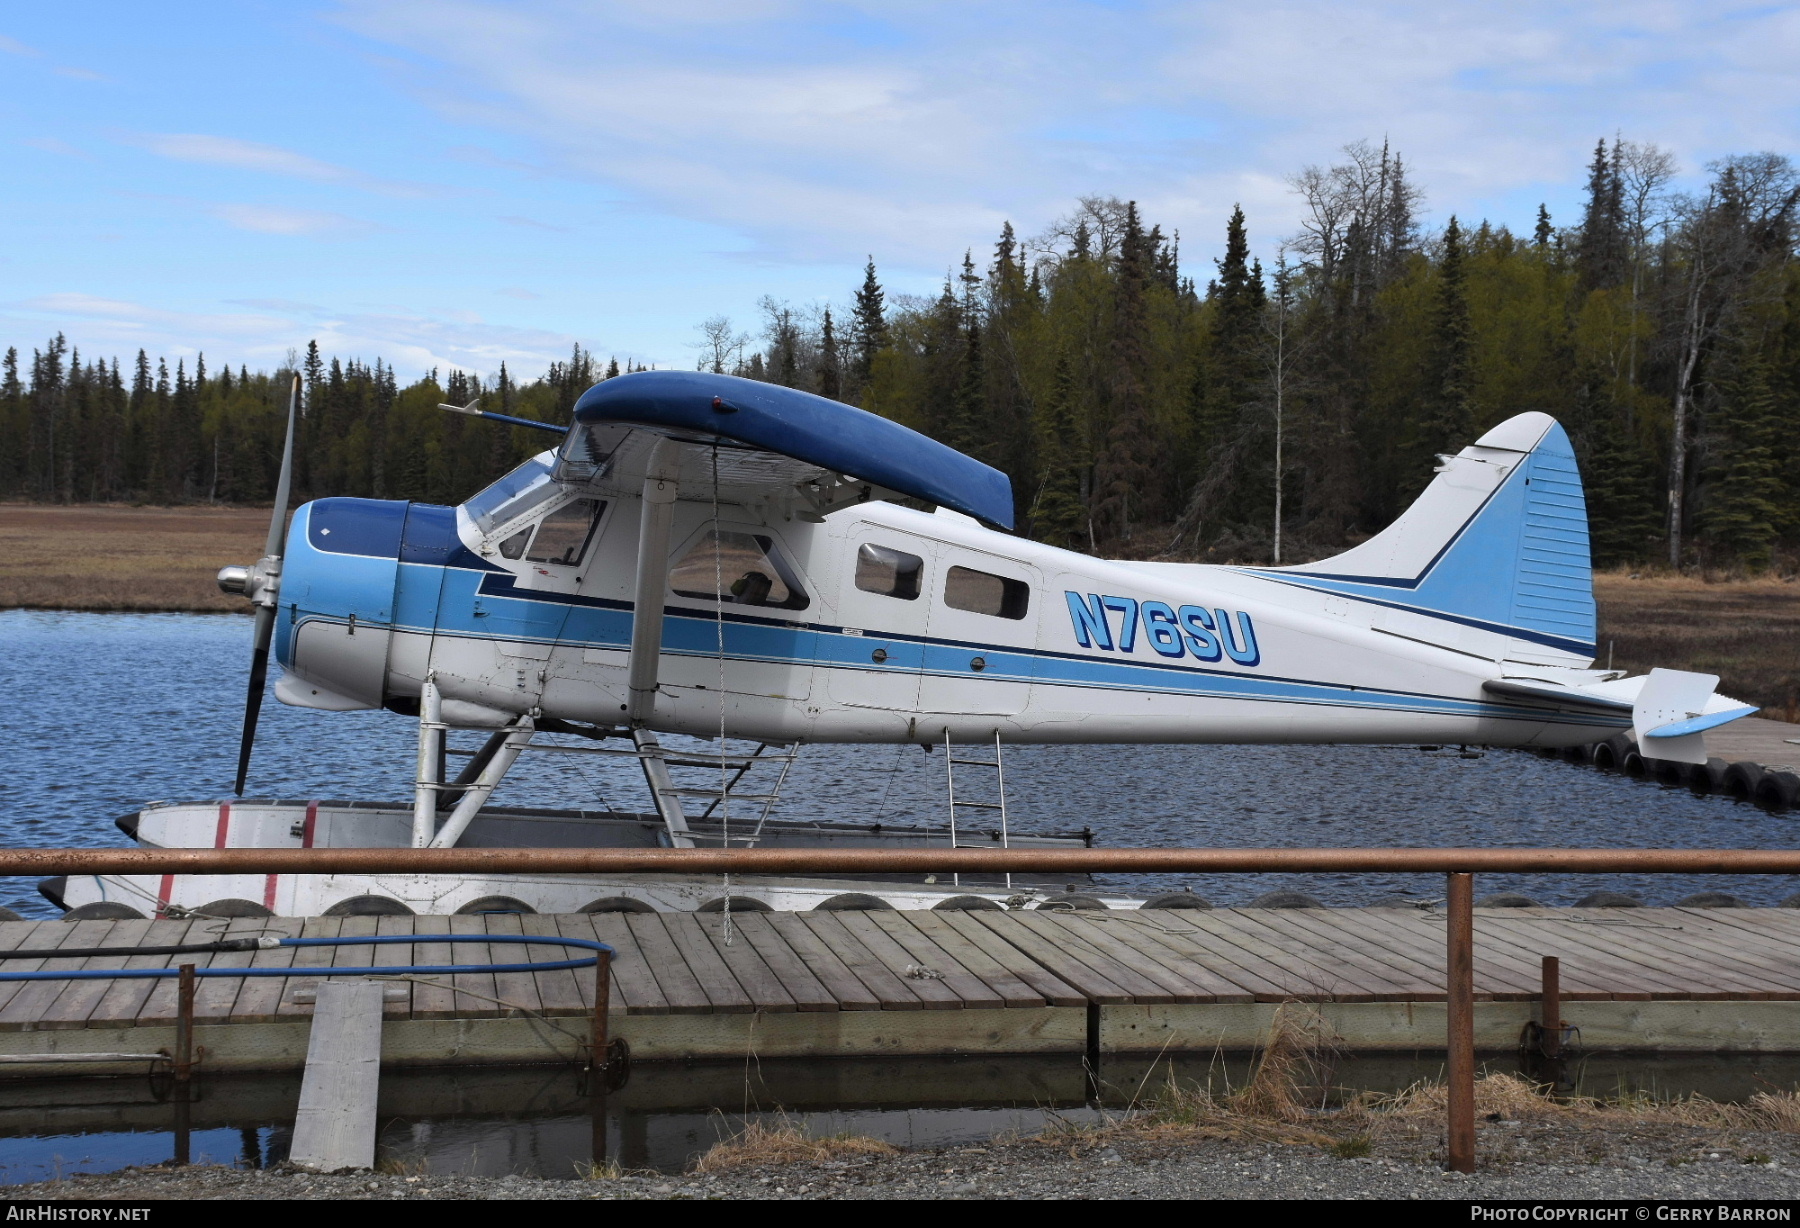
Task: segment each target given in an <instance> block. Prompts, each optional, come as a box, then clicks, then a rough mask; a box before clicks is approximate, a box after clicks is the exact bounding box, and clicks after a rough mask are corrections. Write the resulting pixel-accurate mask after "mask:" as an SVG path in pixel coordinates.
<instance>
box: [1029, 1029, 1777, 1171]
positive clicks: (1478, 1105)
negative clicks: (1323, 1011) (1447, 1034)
mask: <svg viewBox="0 0 1800 1228" xmlns="http://www.w3.org/2000/svg"><path fill="white" fill-rule="evenodd" d="M1335 1054H1336V1037H1335V1036H1333V1035H1332V1034H1331V1032H1330V1028H1329V1027H1328V1026H1327V1025H1326V1024H1325V1023H1324V1022H1323V1020H1322V1019H1321V1018H1320V1017H1319V1014H1318V1011H1317V1009H1316V1008H1315V1007H1311V1006H1308V1005H1306V1004H1302V1003H1284V1004H1283V1005H1282V1008H1281V1009H1280V1010H1278V1011H1277V1013H1276V1016H1275V1021H1274V1025H1273V1027H1272V1029H1271V1032H1270V1035H1269V1038H1268V1041H1267V1043H1266V1044H1265V1046H1264V1048H1263V1051H1262V1053H1261V1055H1260V1056H1259V1057H1258V1060H1257V1063H1256V1066H1255V1068H1254V1070H1253V1073H1252V1075H1251V1078H1250V1080H1249V1081H1248V1082H1247V1083H1246V1084H1245V1085H1244V1086H1242V1087H1240V1088H1237V1089H1234V1090H1228V1091H1226V1092H1225V1093H1223V1094H1215V1093H1214V1092H1213V1091H1212V1090H1211V1088H1210V1086H1207V1085H1204V1084H1202V1085H1194V1084H1182V1083H1179V1082H1177V1080H1176V1078H1175V1074H1174V1068H1173V1066H1172V1065H1171V1067H1170V1071H1169V1080H1168V1083H1167V1085H1166V1086H1165V1087H1163V1088H1161V1089H1159V1090H1158V1092H1157V1093H1156V1094H1155V1095H1154V1096H1152V1097H1151V1098H1150V1099H1149V1100H1148V1101H1147V1102H1146V1103H1145V1104H1144V1105H1143V1107H1142V1108H1140V1109H1134V1110H1132V1111H1130V1112H1128V1113H1126V1114H1124V1115H1122V1116H1120V1117H1118V1118H1116V1119H1113V1120H1111V1121H1108V1122H1106V1123H1104V1124H1102V1125H1100V1126H1097V1127H1065V1128H1063V1129H1062V1130H1059V1131H1055V1132H1051V1133H1049V1134H1047V1135H1046V1136H1045V1138H1044V1141H1045V1142H1046V1143H1049V1144H1051V1145H1054V1146H1059V1147H1064V1146H1067V1145H1068V1144H1069V1142H1070V1135H1086V1136H1089V1137H1090V1138H1093V1139H1096V1140H1097V1139H1098V1138H1102V1137H1109V1136H1110V1137H1120V1138H1132V1139H1140V1140H1143V1141H1146V1142H1160V1143H1183V1142H1196V1141H1200V1140H1203V1139H1211V1140H1239V1141H1248V1142H1274V1143H1288V1144H1307V1145H1311V1146H1315V1147H1321V1148H1324V1149H1326V1150H1329V1151H1331V1152H1332V1153H1334V1154H1336V1155H1338V1156H1339V1157H1340V1158H1354V1157H1356V1156H1363V1155H1367V1154H1369V1152H1370V1150H1371V1141H1372V1140H1380V1139H1387V1138H1392V1137H1394V1136H1396V1135H1406V1136H1410V1137H1419V1136H1421V1135H1423V1136H1429V1135H1432V1134H1434V1133H1435V1132H1437V1131H1438V1130H1441V1129H1442V1127H1443V1123H1444V1121H1445V1118H1446V1116H1447V1113H1448V1108H1449V1089H1448V1087H1447V1086H1446V1085H1445V1084H1443V1083H1441V1082H1435V1081H1426V1082H1420V1083H1416V1084H1414V1085H1413V1086H1412V1087H1409V1088H1407V1089H1406V1090H1404V1091H1401V1092H1398V1093H1395V1094H1391V1095H1377V1094H1374V1093H1363V1094H1361V1095H1358V1096H1354V1097H1352V1098H1351V1099H1349V1100H1348V1101H1346V1102H1344V1103H1342V1104H1340V1105H1338V1106H1336V1107H1327V1106H1326V1104H1325V1089H1326V1088H1327V1087H1328V1086H1329V1084H1330V1064H1331V1061H1332V1059H1333V1057H1334V1056H1335ZM1475 1114H1476V1116H1477V1118H1480V1119H1485V1120H1490V1121H1501V1120H1504V1121H1514V1122H1532V1123H1545V1124H1552V1125H1562V1126H1571V1127H1591V1128H1596V1129H1600V1130H1609V1131H1629V1130H1633V1129H1639V1128H1644V1127H1680V1128H1687V1129H1698V1130H1706V1131H1712V1132H1727V1133H1729V1132H1737V1133H1751V1132H1760V1133H1775V1134H1800V1093H1795V1092H1758V1093H1757V1094H1756V1095H1754V1096H1752V1097H1751V1098H1750V1099H1749V1100H1748V1101H1746V1102H1744V1103H1742V1104H1723V1103H1720V1102H1718V1101H1715V1100H1709V1099H1707V1098H1706V1097H1704V1096H1684V1097H1681V1098H1679V1099H1672V1100H1658V1099H1655V1098H1652V1097H1649V1096H1630V1097H1621V1098H1614V1099H1600V1098H1596V1097H1581V1096H1577V1097H1557V1096H1554V1095H1552V1094H1551V1089H1550V1088H1549V1087H1548V1086H1547V1085H1542V1084H1538V1083H1534V1082H1532V1081H1530V1080H1529V1079H1525V1078H1522V1077H1520V1076H1519V1075H1516V1074H1506V1073H1498V1072H1490V1073H1487V1074H1484V1075H1482V1076H1480V1077H1479V1078H1477V1079H1476V1081H1475Z"/></svg>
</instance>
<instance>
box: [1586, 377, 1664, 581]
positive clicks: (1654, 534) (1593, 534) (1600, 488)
mask: <svg viewBox="0 0 1800 1228" xmlns="http://www.w3.org/2000/svg"><path fill="white" fill-rule="evenodd" d="M1567 425H1568V426H1569V428H1570V434H1571V435H1572V436H1573V437H1574V443H1575V452H1576V455H1577V457H1578V458H1579V462H1580V471H1581V483H1582V489H1583V492H1584V493H1585V495H1586V497H1587V499H1586V501H1587V521H1588V553H1589V555H1590V557H1591V559H1592V561H1593V564H1594V566H1595V567H1617V566H1621V565H1624V564H1630V563H1638V562H1642V561H1643V560H1644V559H1646V558H1648V557H1649V556H1650V554H1651V552H1652V551H1653V550H1654V549H1655V547H1656V544H1657V543H1658V542H1659V541H1660V540H1661V526H1662V509H1661V507H1660V506H1659V504H1658V491H1657V466H1656V464H1655V462H1654V460H1653V459H1652V458H1651V457H1650V455H1649V453H1648V452H1647V451H1646V450H1645V448H1644V446H1643V444H1642V442H1641V441H1639V439H1638V438H1637V435H1636V433H1635V432H1634V431H1633V430H1632V428H1631V424H1630V422H1629V421H1628V420H1627V417H1626V415H1625V414H1624V412H1623V411H1622V409H1621V408H1620V406H1619V405H1618V404H1617V402H1616V401H1615V399H1614V398H1613V395H1612V377H1611V375H1610V373H1608V372H1605V371H1602V370H1599V369H1597V368H1595V369H1590V370H1588V371H1586V372H1585V373H1583V376H1582V377H1581V378H1580V380H1579V384H1578V387H1577V388H1576V392H1575V404H1574V408H1573V412H1572V413H1571V415H1570V420H1569V422H1568V423H1567Z"/></svg>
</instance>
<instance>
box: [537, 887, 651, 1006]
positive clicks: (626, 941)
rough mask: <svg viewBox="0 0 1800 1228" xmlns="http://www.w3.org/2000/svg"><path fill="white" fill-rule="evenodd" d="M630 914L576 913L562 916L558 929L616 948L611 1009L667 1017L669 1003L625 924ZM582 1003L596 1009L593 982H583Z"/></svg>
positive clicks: (636, 941) (633, 935)
mask: <svg viewBox="0 0 1800 1228" xmlns="http://www.w3.org/2000/svg"><path fill="white" fill-rule="evenodd" d="M627 915H628V914H626V913H618V912H606V913H575V914H571V915H567V916H559V917H557V919H556V927H557V929H559V930H561V931H562V933H563V936H564V937H567V938H593V939H595V940H597V941H600V942H604V943H605V944H606V945H607V946H609V947H611V948H612V949H613V956H612V985H611V992H610V993H609V995H608V997H609V998H610V1000H611V1010H613V1011H624V1012H626V1013H627V1014H632V1015H667V1014H669V1013H670V1012H669V1000H668V998H667V997H665V996H664V995H663V991H662V987H661V986H659V985H658V984H657V983H656V977H655V976H653V975H652V974H651V972H650V966H649V962H648V961H647V960H646V959H645V958H644V953H643V951H641V950H640V949H639V948H638V940H637V936H636V935H635V934H633V933H632V932H631V929H630V927H629V926H627V925H626V924H625V919H626V916H627ZM580 988H581V994H582V998H581V1000H582V1002H583V1003H584V1004H586V1007H587V1009H588V1010H592V1009H593V1008H594V980H593V978H592V977H591V976H588V977H583V978H582V981H581V986H580Z"/></svg>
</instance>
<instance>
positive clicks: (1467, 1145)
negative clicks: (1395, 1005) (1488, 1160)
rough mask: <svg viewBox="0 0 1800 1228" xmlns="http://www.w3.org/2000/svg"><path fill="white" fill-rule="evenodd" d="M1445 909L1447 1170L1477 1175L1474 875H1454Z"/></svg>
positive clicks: (1452, 875) (1451, 879)
mask: <svg viewBox="0 0 1800 1228" xmlns="http://www.w3.org/2000/svg"><path fill="white" fill-rule="evenodd" d="M1445 877H1446V878H1447V879H1448V880H1449V882H1448V886H1449V891H1448V893H1447V894H1448V900H1447V903H1446V906H1445V913H1446V918H1445V920H1446V924H1445V930H1446V937H1445V948H1446V949H1445V956H1446V960H1445V979H1446V982H1447V984H1446V985H1445V990H1446V999H1447V1006H1448V1009H1447V1010H1446V1012H1445V1015H1446V1021H1445V1022H1446V1028H1447V1032H1448V1035H1447V1036H1446V1037H1445V1041H1446V1048H1447V1049H1448V1061H1447V1062H1446V1066H1447V1070H1446V1074H1447V1075H1448V1078H1449V1083H1450V1088H1449V1091H1450V1114H1449V1117H1450V1120H1449V1122H1448V1123H1447V1124H1448V1135H1449V1139H1448V1145H1447V1147H1446V1148H1445V1158H1444V1167H1445V1168H1446V1169H1448V1170H1449V1171H1451V1172H1453V1173H1472V1172H1474V1171H1475V876H1474V875H1472V874H1460V873H1454V872H1453V873H1450V874H1448V875H1446V876H1445Z"/></svg>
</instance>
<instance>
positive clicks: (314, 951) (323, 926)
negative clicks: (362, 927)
mask: <svg viewBox="0 0 1800 1228" xmlns="http://www.w3.org/2000/svg"><path fill="white" fill-rule="evenodd" d="M347 920H349V918H347V917H308V918H306V922H305V924H304V925H302V926H301V927H300V932H299V933H298V934H296V935H295V937H296V938H336V937H337V936H338V935H339V934H340V933H341V932H342V931H343V928H344V922H345V921H347ZM336 951H337V948H336V947H295V948H294V959H293V962H292V963H290V964H289V965H288V967H290V968H325V967H329V966H330V965H331V963H332V959H333V956H334V954H335V952H336ZM325 979H327V978H324V977H316V976H297V977H292V978H287V977H284V978H282V982H281V984H282V994H281V1001H280V1002H279V1003H278V1004H277V1005H276V1007H275V1017H276V1018H277V1019H301V1018H311V1017H312V1013H313V1004H312V1003H311V1002H296V1001H294V991H295V990H297V989H300V988H302V987H310V988H315V989H316V988H317V987H318V984H319V982H320V981H321V980H325Z"/></svg>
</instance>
